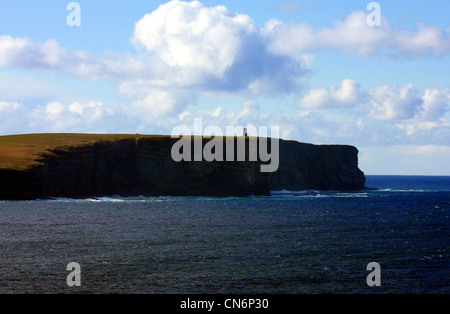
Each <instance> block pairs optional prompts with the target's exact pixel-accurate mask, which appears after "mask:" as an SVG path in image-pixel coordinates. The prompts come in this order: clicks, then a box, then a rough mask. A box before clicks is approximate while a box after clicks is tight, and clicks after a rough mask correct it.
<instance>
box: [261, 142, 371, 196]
mask: <svg viewBox="0 0 450 314" xmlns="http://www.w3.org/2000/svg"><path fill="white" fill-rule="evenodd" d="M364 184H365V177H364V173H363V172H362V171H361V170H360V169H359V168H358V150H357V149H356V147H353V146H346V145H312V144H304V143H299V142H295V141H280V166H279V169H278V171H276V172H274V173H273V174H272V175H271V178H270V186H271V190H272V191H277V190H288V191H301V190H336V191H357V190H362V189H364V188H365V187H364Z"/></svg>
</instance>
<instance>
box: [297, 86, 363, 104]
mask: <svg viewBox="0 0 450 314" xmlns="http://www.w3.org/2000/svg"><path fill="white" fill-rule="evenodd" d="M362 97H363V96H362V94H361V91H360V85H359V84H358V83H357V82H355V81H353V80H349V79H346V80H343V81H342V82H341V83H340V86H339V88H337V87H336V85H332V86H331V87H330V90H329V91H328V90H326V89H321V88H317V89H312V90H310V91H309V92H308V93H307V94H306V95H305V96H304V97H302V98H301V99H300V101H299V106H300V107H301V108H305V109H313V108H341V107H346V106H355V105H357V104H358V103H359V102H361V101H362Z"/></svg>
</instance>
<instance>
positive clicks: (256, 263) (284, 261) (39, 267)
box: [0, 176, 450, 294]
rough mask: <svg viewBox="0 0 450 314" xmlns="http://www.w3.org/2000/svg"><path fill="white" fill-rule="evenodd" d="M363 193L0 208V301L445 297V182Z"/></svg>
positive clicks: (373, 179) (397, 182) (449, 189)
mask: <svg viewBox="0 0 450 314" xmlns="http://www.w3.org/2000/svg"><path fill="white" fill-rule="evenodd" d="M366 185H367V186H368V187H373V188H378V189H379V190H368V191H361V192H356V193H341V192H320V191H300V192H293V191H278V192H273V195H272V196H270V197H246V198H211V197H159V198H144V197H136V198H121V197H104V198H98V199H86V200H72V199H55V200H36V201H19V202H18V201H15V202H12V201H1V202H0V293H151V294H153V293H155V294H156V293H157V294H159V293H188V294H190V293H196V294H197V293H200V294H203V293H220V294H221V293H231V294H235V293H236V294H241V293H245V294H297V293H305V294H309V293H364V294H366V293H368V294H371V293H408V294H415V293H433V294H434V293H439V294H447V293H449V292H450V286H449V280H450V270H449V266H450V263H449V256H448V250H449V246H450V239H449V236H450V233H449V227H450V220H449V213H450V177H415V176H414V177H409V176H408V177H402V176H367V183H366ZM71 262H76V263H79V265H80V267H81V286H80V287H69V286H68V285H67V283H66V278H67V276H68V275H69V274H70V271H68V270H67V269H66V267H67V265H68V264H69V263H71ZM371 262H376V263H378V264H379V265H380V275H381V276H380V283H381V286H373V287H370V286H368V285H367V282H366V278H367V276H368V275H369V274H370V273H371V271H368V270H367V269H366V267H367V265H368V264H369V263H371Z"/></svg>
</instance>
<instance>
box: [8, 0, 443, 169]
mask: <svg viewBox="0 0 450 314" xmlns="http://www.w3.org/2000/svg"><path fill="white" fill-rule="evenodd" d="M374 3H375V4H376V5H377V6H373V5H372V4H373V3H371V1H362V0H346V1H333V0H316V1H313V0H304V1H297V0H239V1H235V0H221V1H219V0H203V1H201V2H199V1H178V0H173V1H152V0H149V1H143V0H128V1H121V0H89V1H87V0H79V1H75V4H76V5H77V6H73V5H72V3H71V1H67V0H41V1H35V0H4V1H1V2H0V135H10V134H25V133H56V132H63V133H69V132H70V133H130V134H134V133H140V134H171V132H172V130H173V129H174V128H175V127H176V126H181V125H186V126H188V127H190V128H191V129H193V122H194V119H196V118H201V119H202V122H203V126H204V127H206V126H209V125H214V126H215V125H217V126H219V127H221V128H222V129H223V130H225V128H226V126H243V127H251V126H254V127H259V126H262V127H264V126H267V127H269V126H278V127H279V128H280V137H281V138H283V139H286V140H297V141H301V142H307V143H314V144H347V145H354V146H356V147H357V148H358V150H359V167H360V169H361V170H362V171H364V172H365V173H366V174H369V175H377V174H379V175H388V174H390V175H450V163H449V160H450V112H449V104H450V75H449V72H450V71H449V70H450V19H449V18H448V12H450V2H449V1H442V0H430V1H415V0H409V1H400V0H399V1H392V0H389V1H377V2H374ZM378 13H379V14H378ZM378 18H379V19H378ZM378 22H379V23H378ZM250 135H252V134H250ZM255 135H257V134H255Z"/></svg>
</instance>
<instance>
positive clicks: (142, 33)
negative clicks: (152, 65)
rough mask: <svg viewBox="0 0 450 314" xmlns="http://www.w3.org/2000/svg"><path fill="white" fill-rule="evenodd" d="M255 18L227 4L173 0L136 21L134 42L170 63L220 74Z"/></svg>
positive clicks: (253, 29)
mask: <svg viewBox="0 0 450 314" xmlns="http://www.w3.org/2000/svg"><path fill="white" fill-rule="evenodd" d="M256 31H257V28H256V26H255V24H254V22H253V20H252V19H251V18H250V17H249V16H247V15H243V14H236V13H234V12H231V11H228V10H227V9H226V8H225V7H224V6H217V7H214V8H208V7H204V6H203V5H202V4H201V3H200V2H198V1H193V2H182V1H178V0H174V1H170V2H168V3H166V4H163V5H161V6H160V7H159V8H158V9H157V10H155V11H153V12H152V13H150V14H147V15H145V16H144V17H143V18H142V19H141V20H140V21H138V22H137V23H136V27H135V32H134V37H133V42H135V43H136V44H138V45H142V46H144V47H146V48H147V49H148V50H150V51H153V52H155V53H156V55H157V56H158V57H160V58H161V59H162V60H164V61H165V62H166V63H167V64H169V65H170V66H174V67H181V68H185V67H186V68H189V67H190V68H195V69H196V70H202V71H205V72H206V73H208V74H211V75H214V76H216V77H221V76H222V75H223V74H224V73H225V72H226V71H227V69H229V68H230V67H231V66H232V65H233V64H234V63H235V61H236V59H237V57H238V54H239V50H240V49H241V47H242V46H243V41H244V40H245V37H246V36H249V35H252V34H255V33H256Z"/></svg>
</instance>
